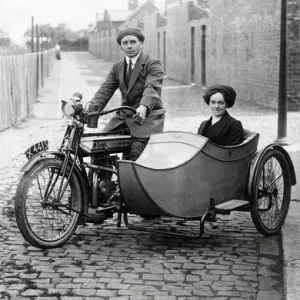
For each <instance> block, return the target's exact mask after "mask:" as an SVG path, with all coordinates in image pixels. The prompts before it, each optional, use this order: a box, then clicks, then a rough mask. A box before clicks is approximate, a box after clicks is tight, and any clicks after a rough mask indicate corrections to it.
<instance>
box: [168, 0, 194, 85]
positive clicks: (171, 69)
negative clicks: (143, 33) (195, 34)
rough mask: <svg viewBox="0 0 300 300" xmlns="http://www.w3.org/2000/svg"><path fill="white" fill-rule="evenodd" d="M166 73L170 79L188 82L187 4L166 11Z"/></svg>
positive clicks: (188, 27)
mask: <svg viewBox="0 0 300 300" xmlns="http://www.w3.org/2000/svg"><path fill="white" fill-rule="evenodd" d="M166 28H167V45H166V47H167V49H166V50H167V63H166V64H167V72H168V76H169V77H170V78H176V79H177V80H180V81H183V82H190V78H189V77H190V39H189V32H190V25H189V22H188V3H185V4H182V5H180V6H174V7H172V8H171V9H169V10H168V24H167V26H166Z"/></svg>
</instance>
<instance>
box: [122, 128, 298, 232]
mask: <svg viewBox="0 0 300 300" xmlns="http://www.w3.org/2000/svg"><path fill="white" fill-rule="evenodd" d="M258 142H259V134H258V133H256V132H251V131H249V130H245V136H244V141H243V142H242V143H241V144H239V145H237V146H229V147H223V146H219V145H216V144H213V143H212V142H211V141H209V140H208V139H207V138H206V137H203V136H201V135H197V134H193V133H188V132H177V131H170V132H163V133H158V134H154V135H152V136H151V138H150V140H149V143H148V145H147V147H146V148H145V150H144V152H143V153H142V155H141V156H140V157H139V159H138V160H137V161H135V162H133V161H126V160H120V161H119V162H118V177H119V186H120V190H121V195H122V198H123V200H124V202H125V204H126V205H127V206H128V211H131V212H134V213H136V214H141V215H142V214H147V215H149V214H150V215H156V216H157V215H158V216H169V217H175V218H180V219H184V220H199V221H200V233H199V235H197V236H201V235H202V233H203V230H204V222H205V221H215V220H216V215H217V214H228V213H230V212H231V211H233V210H242V211H250V212H251V216H252V219H253V222H254V225H255V226H256V228H257V229H258V231H259V232H260V233H262V234H263V235H265V236H269V235H273V234H276V233H277V232H278V231H279V230H280V228H281V226H282V225H283V223H284V221H285V218H286V215H287V213H288V209H289V204H290V198H291V186H292V185H295V184H296V175H295V170H294V167H293V163H292V161H291V158H290V156H289V154H288V153H287V152H286V150H285V149H284V148H283V147H281V146H280V145H276V144H270V145H268V146H266V147H264V148H263V149H261V150H260V151H257V146H258ZM124 221H125V224H126V225H127V227H129V228H133V229H138V230H146V231H151V230H149V228H144V227H143V226H136V225H132V224H130V223H129V221H128V218H127V214H126V213H125V214H124Z"/></svg>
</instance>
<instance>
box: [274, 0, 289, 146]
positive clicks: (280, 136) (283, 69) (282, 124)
mask: <svg viewBox="0 0 300 300" xmlns="http://www.w3.org/2000/svg"><path fill="white" fill-rule="evenodd" d="M279 51H280V53H279V93H278V130H277V139H276V140H275V143H277V144H281V145H289V144H290V143H291V142H290V141H289V140H288V138H287V108H288V102H287V0H281V24H280V50H279Z"/></svg>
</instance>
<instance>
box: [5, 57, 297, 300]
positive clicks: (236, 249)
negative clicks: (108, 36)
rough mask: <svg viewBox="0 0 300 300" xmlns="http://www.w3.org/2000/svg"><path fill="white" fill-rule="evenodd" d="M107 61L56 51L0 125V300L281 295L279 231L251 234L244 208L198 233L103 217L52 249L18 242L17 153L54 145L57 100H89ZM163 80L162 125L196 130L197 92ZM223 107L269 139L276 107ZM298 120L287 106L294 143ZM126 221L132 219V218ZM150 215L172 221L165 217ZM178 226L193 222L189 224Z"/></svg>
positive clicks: (201, 108) (201, 113) (277, 298)
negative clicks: (34, 90)
mask: <svg viewBox="0 0 300 300" xmlns="http://www.w3.org/2000/svg"><path fill="white" fill-rule="evenodd" d="M110 66H111V63H108V62H103V61H101V60H97V59H95V58H94V57H92V56H90V55H89V54H88V53H83V52H82V53H63V56H62V60H61V61H58V62H57V63H56V64H55V66H54V68H53V70H52V73H51V76H50V77H49V78H48V80H47V81H46V84H45V86H44V88H43V90H42V91H41V93H40V96H39V99H38V102H37V104H36V105H35V108H34V111H33V115H32V116H31V117H30V118H28V119H27V120H24V121H22V122H20V123H19V124H18V126H16V127H15V128H11V129H8V130H6V131H3V132H0V146H1V151H0V154H1V156H0V166H1V168H0V181H1V185H0V199H1V201H0V216H1V218H0V219H1V221H0V233H1V235H0V241H1V242H0V260H1V264H0V274H1V275H0V299H7V300H21V299H22V300H27V299H28V300H29V299H32V300H95V299H98V300H99V299H103V300H106V299H110V300H117V299H118V300H135V299H136V300H148V299H149V300H152V299H153V300H187V299H190V300H196V299H209V300H230V299H253V300H271V299H272V300H283V299H284V291H283V279H282V249H281V237H280V236H276V237H271V238H265V237H263V236H262V235H260V234H259V233H258V232H257V230H256V229H255V227H254V225H253V222H252V219H251V217H250V213H243V212H234V213H232V214H231V215H229V216H218V217H219V220H218V221H217V222H215V223H206V226H205V232H204V234H203V236H202V237H201V238H199V239H191V238H190V239H188V238H179V237H172V236H168V235H163V234H151V233H145V232H139V231H132V230H129V229H127V227H125V226H124V224H123V223H122V225H121V228H117V227H116V221H115V219H112V220H109V221H106V222H105V223H103V224H102V225H87V226H79V227H78V229H77V230H76V233H75V234H74V235H73V237H72V238H71V239H70V240H69V241H68V242H67V243H66V244H65V245H64V246H63V247H61V248H56V249H51V250H40V249H37V248H34V247H32V246H30V245H29V244H28V243H27V242H25V240H24V239H23V237H22V236H21V234H20V233H19V230H18V228H17V225H16V223H15V217H14V195H15V191H16V188H17V185H18V182H19V180H20V178H21V176H22V173H21V172H20V169H21V167H22V165H23V164H24V163H25V162H26V157H25V155H24V151H25V150H26V149H27V148H28V147H29V146H31V145H32V144H34V143H36V142H38V141H40V140H44V139H48V140H49V143H50V149H56V148H57V147H58V145H59V143H60V142H61V140H62V137H63V134H64V130H65V127H66V124H67V123H68V121H67V120H65V119H62V118H61V115H62V113H61V112H60V100H61V99H63V98H67V97H69V96H70V95H72V94H73V93H74V92H76V91H79V92H82V94H83V96H84V100H85V101H89V100H90V99H91V98H92V96H93V94H94V93H95V92H96V90H97V89H98V87H99V86H100V84H101V82H102V81H103V80H104V78H105V76H106V74H107V72H108V71H109V69H110ZM164 85H165V88H164V89H163V102H164V104H165V107H166V110H167V117H166V128H165V130H182V131H190V132H194V133H196V132H197V128H198V126H199V124H200V123H201V121H202V120H203V119H205V118H207V116H208V115H209V111H208V108H207V106H206V104H205V103H204V101H203V100H202V97H201V93H202V90H201V89H200V88H197V87H190V86H184V85H181V84H180V83H177V82H173V81H172V80H170V79H166V80H165V83H164ZM119 100H120V96H119V94H118V93H116V95H115V96H114V98H113V99H112V100H111V102H110V103H109V106H108V107H116V106H117V105H119ZM45 107H46V108H47V109H45ZM229 113H230V114H232V115H233V116H234V117H236V118H237V119H240V120H241V121H242V122H243V125H244V127H245V128H247V129H250V130H255V131H258V132H259V133H260V134H261V137H260V144H259V148H260V147H262V146H264V145H266V144H268V143H270V142H272V141H274V140H275V139H276V135H277V131H276V128H277V117H276V116H277V112H276V111H275V110H273V109H267V108H264V107H263V106H258V105H253V104H251V103H249V102H245V101H243V102H239V95H238V97H237V102H236V105H235V107H233V108H232V109H230V110H229ZM109 117H110V116H106V117H104V118H103V120H102V123H101V124H102V125H103V124H104V123H105V122H106V120H107V118H109ZM299 125H300V122H299V117H298V116H297V115H296V113H290V114H289V116H288V133H289V138H290V139H291V140H292V141H293V142H299V141H300V137H299V136H300V132H299ZM293 155H294V154H293ZM293 157H295V156H293ZM293 195H294V196H293V197H294V198H296V196H295V194H293ZM298 199H299V198H298ZM131 220H133V221H136V222H137V221H138V217H135V216H131ZM144 222H145V223H148V222H150V221H144ZM151 222H152V223H153V222H154V225H153V226H157V225H159V224H160V225H162V226H165V227H168V228H170V227H172V226H173V227H176V228H178V226H179V225H176V224H175V222H172V221H171V220H169V219H167V218H161V219H160V220H156V221H151ZM152 223H151V224H152ZM179 227H180V226H179ZM181 227H183V229H184V230H189V231H192V230H197V228H198V227H197V223H196V222H187V223H186V224H185V225H183V226H181Z"/></svg>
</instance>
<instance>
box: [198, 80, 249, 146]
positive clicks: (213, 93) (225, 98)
mask: <svg viewBox="0 0 300 300" xmlns="http://www.w3.org/2000/svg"><path fill="white" fill-rule="evenodd" d="M203 98H204V101H205V102H206V104H207V105H209V106H210V109H211V117H210V118H209V119H208V120H206V121H203V122H202V123H201V125H200V127H199V129H198V134H201V135H203V136H205V137H207V138H208V139H209V140H210V141H211V142H213V143H215V144H218V145H221V146H233V145H238V144H240V143H241V142H242V141H243V137H244V129H243V126H242V123H241V122H240V121H238V120H236V119H234V118H233V117H231V116H230V115H229V113H228V112H227V108H230V107H232V106H233V104H234V102H235V98H236V92H235V90H234V89H233V88H232V87H230V86H226V85H219V84H216V85H213V86H211V87H209V88H208V89H207V90H206V92H205V94H204V96H203Z"/></svg>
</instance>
